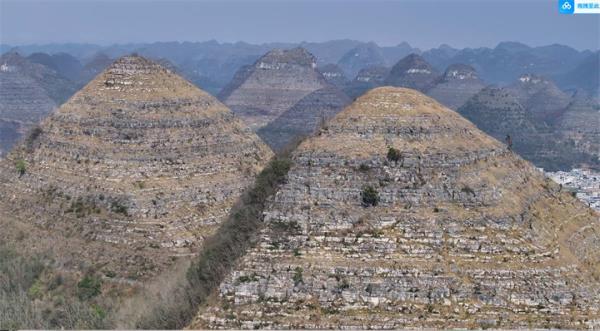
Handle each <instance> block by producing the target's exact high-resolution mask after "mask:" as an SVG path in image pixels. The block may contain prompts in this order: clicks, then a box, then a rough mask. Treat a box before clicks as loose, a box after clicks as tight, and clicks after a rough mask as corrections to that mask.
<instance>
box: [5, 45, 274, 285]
mask: <svg viewBox="0 0 600 331" xmlns="http://www.w3.org/2000/svg"><path fill="white" fill-rule="evenodd" d="M271 155H272V152H271V151H270V150H269V148H268V147H267V146H266V145H265V144H264V143H263V142H262V141H261V140H260V139H259V138H258V137H257V136H256V135H255V134H254V133H253V132H252V131H251V130H250V129H249V128H247V127H246V126H244V125H243V123H242V122H241V121H240V120H238V119H237V118H236V117H235V116H234V115H233V113H232V112H231V111H230V110H229V109H227V107H225V106H224V105H223V104H221V103H220V102H219V101H218V100H216V99H215V98H214V97H212V96H210V95H209V94H208V93H205V92H203V91H201V90H199V89H197V88H196V87H194V86H193V85H192V84H191V83H189V82H188V81H186V80H184V79H183V78H181V77H179V76H177V75H175V74H173V73H172V72H170V71H169V70H167V69H165V68H163V67H161V66H160V65H158V64H156V63H155V62H152V61H149V60H146V59H144V58H142V57H137V56H126V57H122V58H120V59H118V60H117V61H116V62H114V63H113V64H112V65H111V66H110V67H109V68H107V69H106V70H105V71H104V72H102V73H101V74H100V75H98V76H97V77H96V78H95V79H93V80H92V81H91V82H90V83H89V84H88V85H86V86H85V87H84V88H83V89H82V90H81V91H79V92H78V93H77V94H76V95H75V96H73V97H72V98H71V99H70V100H69V101H68V102H67V103H65V104H64V105H62V106H61V107H60V108H59V109H58V110H57V111H56V112H54V113H53V114H52V115H51V116H49V117H48V118H47V119H46V120H44V121H43V123H42V124H41V125H40V129H39V131H37V132H36V134H35V135H34V136H31V137H28V138H27V139H26V140H25V141H24V142H23V143H22V144H20V145H19V146H18V148H16V149H15V150H14V151H13V152H11V153H10V154H9V155H8V156H7V157H6V158H5V159H4V160H3V161H2V162H0V197H2V198H1V199H0V223H1V226H2V229H3V230H2V234H1V235H0V236H1V238H2V240H10V241H11V242H15V243H17V244H18V245H19V246H21V248H22V249H23V250H24V251H30V250H31V251H47V250H50V251H52V252H53V254H54V256H55V257H56V260H57V261H61V262H63V263H65V265H64V266H63V267H64V268H66V269H69V270H80V269H85V268H86V267H90V265H93V266H94V267H95V268H96V269H97V270H98V271H101V272H104V273H108V272H110V273H113V274H115V275H117V276H118V277H128V278H132V279H137V278H144V277H150V276H152V275H154V274H156V273H157V272H158V271H160V270H162V268H164V267H165V266H166V265H168V264H170V263H172V261H173V259H175V258H176V257H178V256H182V255H190V254H194V253H196V252H198V250H199V249H200V248H201V247H202V244H203V241H204V238H206V237H207V236H210V235H211V234H212V233H213V232H214V231H215V229H216V228H217V227H218V226H219V224H220V223H221V221H222V220H224V219H225V217H226V216H227V214H228V212H229V210H230V208H231V207H232V205H233V203H234V202H235V201H236V199H237V198H238V197H239V196H240V194H241V192H242V191H243V190H244V189H245V188H246V187H247V186H248V185H250V184H251V183H252V182H253V180H254V176H255V175H256V174H257V173H258V172H259V171H260V170H261V169H262V167H263V166H264V165H265V164H266V163H267V162H268V160H269V159H270V157H271ZM19 234H25V235H19ZM19 236H21V237H20V239H19V240H17V239H15V237H19Z"/></svg>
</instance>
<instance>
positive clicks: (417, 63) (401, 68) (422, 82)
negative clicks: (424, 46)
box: [385, 54, 439, 92]
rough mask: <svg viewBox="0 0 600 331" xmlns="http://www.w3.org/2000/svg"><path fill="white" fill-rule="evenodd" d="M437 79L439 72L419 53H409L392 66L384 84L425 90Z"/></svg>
mask: <svg viewBox="0 0 600 331" xmlns="http://www.w3.org/2000/svg"><path fill="white" fill-rule="evenodd" d="M438 79H439V74H438V73H437V71H436V70H435V69H434V68H433V67H432V66H431V65H430V64H429V63H427V61H425V59H423V58H422V57H421V56H420V55H417V54H410V55H408V56H406V57H405V58H403V59H402V60H400V61H398V63H396V64H395V65H394V66H393V67H392V69H391V70H390V74H389V76H388V77H387V78H386V81H385V84H386V85H391V86H399V87H407V88H411V89H415V90H419V91H421V92H425V91H427V90H429V89H430V88H432V87H433V85H434V84H435V83H436V81H437V80H438Z"/></svg>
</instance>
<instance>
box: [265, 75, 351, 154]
mask: <svg viewBox="0 0 600 331" xmlns="http://www.w3.org/2000/svg"><path fill="white" fill-rule="evenodd" d="M349 103H350V99H349V98H348V97H347V96H346V94H344V92H342V91H340V90H339V89H337V88H336V87H333V86H331V87H328V88H323V89H320V90H316V91H315V92H313V93H311V94H309V95H307V96H305V97H304V98H302V99H300V101H298V103H296V104H295V105H294V106H293V107H292V108H290V109H288V110H287V111H285V112H284V113H283V114H281V115H280V116H279V117H278V118H276V119H275V120H273V121H272V122H270V123H269V124H267V125H266V126H265V127H263V128H261V129H259V130H258V132H257V133H258V135H259V136H260V137H261V138H262V139H263V140H264V141H265V142H266V143H267V145H269V147H271V149H273V150H274V151H276V152H279V151H282V150H284V149H285V148H286V147H288V146H290V144H291V143H294V142H295V141H297V140H299V139H302V138H304V137H307V136H310V135H311V134H313V133H314V132H315V131H317V130H319V129H320V128H321V126H322V125H323V124H324V123H325V122H326V121H328V120H329V119H330V118H332V117H333V116H334V115H335V114H337V113H338V112H339V111H341V110H342V109H343V108H344V107H345V106H346V105H348V104H349Z"/></svg>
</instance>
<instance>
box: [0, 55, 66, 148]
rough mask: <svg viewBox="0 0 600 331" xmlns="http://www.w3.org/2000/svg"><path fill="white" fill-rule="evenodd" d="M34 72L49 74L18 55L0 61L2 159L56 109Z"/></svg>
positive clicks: (0, 144) (54, 102) (44, 69)
mask: <svg viewBox="0 0 600 331" xmlns="http://www.w3.org/2000/svg"><path fill="white" fill-rule="evenodd" d="M32 72H34V73H35V72H38V73H41V72H48V70H47V68H45V67H44V66H42V65H39V64H34V63H31V62H29V61H27V60H26V59H25V58H23V57H21V56H20V55H18V54H16V53H8V54H5V55H3V56H2V57H0V157H2V156H4V155H5V154H6V153H7V152H8V151H9V150H10V149H11V148H12V146H13V145H14V144H15V143H16V142H17V141H18V140H19V139H20V138H21V137H22V136H23V135H24V134H25V133H27V132H28V131H29V130H31V128H32V127H33V126H35V125H36V124H37V123H38V122H39V121H40V120H42V119H43V118H44V117H46V116H47V115H48V114H49V113H50V112H51V111H52V110H53V109H54V108H55V107H56V101H55V100H53V99H52V98H51V96H50V95H49V92H48V91H47V90H46V89H45V86H44V85H43V83H42V82H41V81H40V80H39V79H37V78H38V77H39V76H37V75H32V74H31V73H32Z"/></svg>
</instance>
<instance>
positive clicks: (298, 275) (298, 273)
mask: <svg viewBox="0 0 600 331" xmlns="http://www.w3.org/2000/svg"><path fill="white" fill-rule="evenodd" d="M303 271H304V270H303V269H302V268H300V267H296V269H294V276H293V277H292V279H293V280H294V286H298V285H299V284H300V283H302V284H304V279H303V278H302V272H303Z"/></svg>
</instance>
